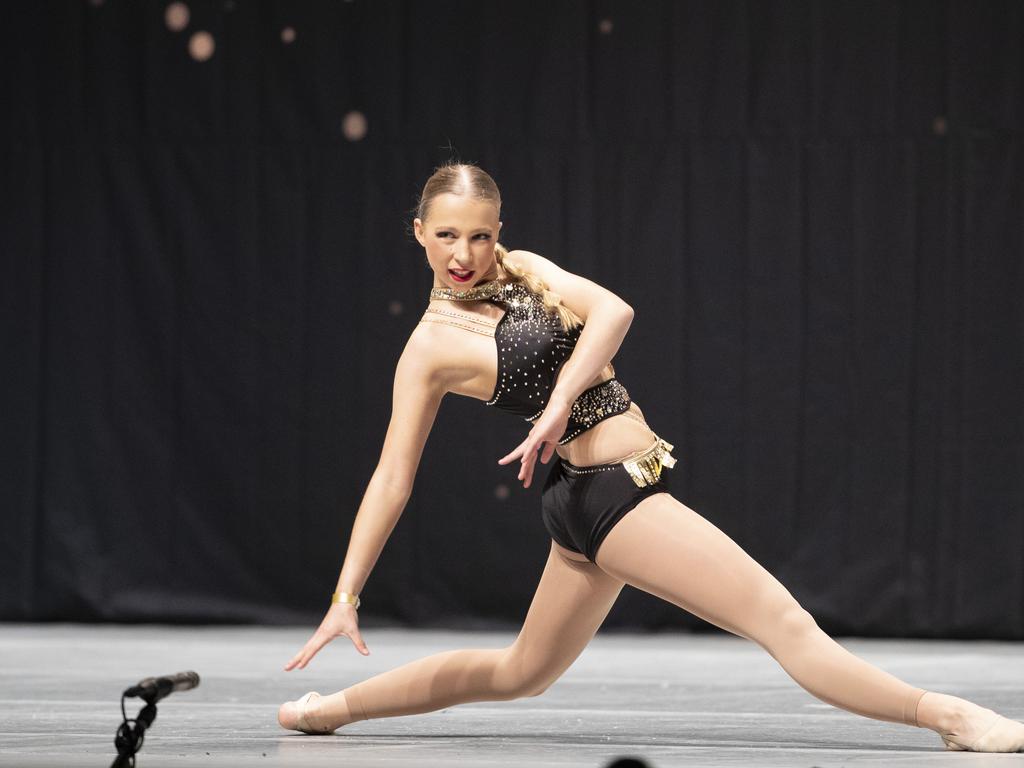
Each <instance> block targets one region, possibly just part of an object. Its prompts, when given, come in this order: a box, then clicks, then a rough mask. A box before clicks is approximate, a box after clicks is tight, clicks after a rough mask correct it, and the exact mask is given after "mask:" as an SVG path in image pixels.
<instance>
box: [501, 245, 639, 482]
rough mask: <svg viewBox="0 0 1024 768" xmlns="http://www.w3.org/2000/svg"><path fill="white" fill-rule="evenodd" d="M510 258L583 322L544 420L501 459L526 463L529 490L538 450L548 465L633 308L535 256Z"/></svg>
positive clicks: (524, 477) (526, 254) (611, 354)
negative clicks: (578, 400)
mask: <svg viewBox="0 0 1024 768" xmlns="http://www.w3.org/2000/svg"><path fill="white" fill-rule="evenodd" d="M509 256H511V257H513V258H515V259H516V261H517V262H518V263H521V264H522V265H523V268H524V269H526V270H527V271H528V272H531V273H532V274H534V275H536V276H537V277H539V278H540V279H541V280H543V281H544V282H545V283H546V284H547V286H548V289H549V290H551V291H553V292H554V293H557V294H558V295H559V296H560V297H561V300H562V304H563V305H565V306H566V307H568V308H569V309H571V310H572V311H573V312H575V313H576V314H577V315H579V316H580V318H582V319H583V322H584V326H583V331H582V332H581V333H580V337H579V339H578V341H577V342H576V347H575V349H573V352H572V354H571V355H569V358H568V359H567V360H566V361H565V362H564V363H563V364H562V367H561V369H560V370H559V372H558V378H557V379H556V381H555V388H554V389H553V390H552V391H551V397H550V398H549V399H548V404H547V406H545V408H544V413H543V415H542V416H541V417H540V418H539V419H538V420H537V423H536V424H534V425H533V428H532V429H531V430H530V433H529V435H527V438H526V439H525V440H524V441H523V442H522V443H520V444H519V445H518V446H517V447H516V449H515V450H514V451H512V452H511V453H509V454H508V455H506V456H504V457H503V458H501V459H499V460H498V463H499V464H508V463H509V462H511V461H513V460H514V459H517V458H518V459H519V460H520V461H521V462H522V467H521V468H520V470H519V479H520V480H525V482H524V483H523V487H524V488H529V487H530V481H531V479H532V477H533V470H534V466H535V464H536V461H537V450H538V449H541V457H540V460H541V462H542V463H544V464H547V463H548V461H549V460H550V459H551V456H552V454H553V453H554V452H555V446H556V445H558V440H559V438H561V437H562V435H563V433H564V432H565V428H566V426H567V425H568V423H569V414H570V412H571V409H572V404H573V403H574V402H576V398H577V397H579V396H580V393H581V392H583V390H584V389H586V388H587V385H588V384H589V383H590V382H591V381H592V380H593V379H594V377H595V376H597V374H598V373H600V372H601V371H602V370H603V369H604V367H605V366H606V365H608V363H609V362H611V360H612V358H613V357H615V353H616V352H617V351H618V350H619V346H620V345H621V344H622V340H623V339H624V338H625V337H626V332H627V331H628V330H629V326H630V324H631V323H632V322H633V308H632V307H631V306H629V304H627V303H626V302H625V301H623V300H622V299H621V298H619V297H618V296H616V295H615V294H614V293H612V292H611V291H609V290H608V289H607V288H604V287H602V286H600V285H598V284H597V283H595V282H593V281H591V280H588V279H587V278H585V277H582V276H580V275H576V274H573V273H572V272H569V271H567V270H564V269H562V268H561V267H559V266H558V265H557V264H555V263H554V262H553V261H551V260H550V259H546V258H544V257H543V256H540V255H538V254H536V253H530V252H529V251H511V252H510V253H509Z"/></svg>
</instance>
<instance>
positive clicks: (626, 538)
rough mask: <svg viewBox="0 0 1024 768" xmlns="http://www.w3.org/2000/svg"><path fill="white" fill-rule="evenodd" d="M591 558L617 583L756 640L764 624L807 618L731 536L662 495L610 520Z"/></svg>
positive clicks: (761, 638) (762, 636) (762, 635)
mask: <svg viewBox="0 0 1024 768" xmlns="http://www.w3.org/2000/svg"><path fill="white" fill-rule="evenodd" d="M595 559H596V562H597V564H598V566H600V567H601V569H602V570H604V571H605V572H606V573H608V574H610V575H612V576H614V577H616V578H618V579H621V580H622V581H624V582H625V583H627V584H630V585H631V586H634V587H637V588H638V589H642V590H644V591H645V592H649V593H651V594H653V595H656V596H658V597H661V598H662V599H664V600H668V601H669V602H672V603H674V604H676V605H678V606H680V607H681V608H684V609H686V610H687V611H689V612H690V613H693V614H695V615H696V616H699V617H700V618H702V619H704V620H705V621H709V622H711V623H712V624H715V625H716V626H718V627H721V628H722V629H725V630H727V631H729V632H732V633H734V634H737V635H740V636H742V637H746V638H748V639H751V640H755V641H756V642H759V643H762V644H764V641H765V640H766V637H765V632H766V631H768V630H766V627H767V626H769V623H772V624H777V623H778V622H779V621H780V620H783V619H792V623H800V624H803V623H806V622H807V621H813V619H810V617H809V615H808V614H807V612H806V611H804V610H803V609H802V608H801V607H800V606H799V604H798V603H797V602H796V600H795V599H794V598H793V596H792V595H791V594H790V593H789V591H788V590H787V589H786V588H785V587H784V586H783V585H782V584H781V583H780V582H779V581H778V580H777V579H776V578H775V577H774V576H772V575H771V574H770V573H769V572H768V571H767V570H765V569H764V568H763V567H762V566H761V565H760V564H758V563H757V562H756V561H755V560H754V559H753V558H752V557H750V555H748V554H747V553H746V552H744V551H743V549H742V548H741V547H740V546H739V545H738V544H737V543H736V542H734V541H733V540H732V539H730V538H729V537H728V536H727V535H726V534H725V533H723V532H722V530H721V529H719V528H718V527H717V526H715V525H714V524H713V523H711V522H710V521H708V520H706V519H705V518H703V517H701V516H700V515H699V514H697V513H696V512H695V511H693V510H692V509H690V508H689V507H687V506H686V505H685V504H683V503H682V502H680V501H678V500H677V499H675V498H674V497H673V496H672V495H671V494H668V493H658V494H655V495H653V496H649V497H647V498H646V499H644V500H643V501H642V502H640V503H639V504H638V505H637V506H636V507H635V508H634V509H633V510H632V511H631V512H630V513H629V514H627V515H626V516H625V517H624V518H622V520H620V521H619V522H618V523H616V525H615V527H614V528H612V530H611V532H610V533H609V534H608V536H607V537H606V538H605V540H604V542H603V543H602V544H601V547H600V549H599V550H598V552H597V556H596V558H595Z"/></svg>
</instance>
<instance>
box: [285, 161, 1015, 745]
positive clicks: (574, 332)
mask: <svg viewBox="0 0 1024 768" xmlns="http://www.w3.org/2000/svg"><path fill="white" fill-rule="evenodd" d="M500 209H501V198H500V196H499V193H498V188H497V186H496V185H495V183H494V180H493V179H492V178H491V177H490V176H489V175H488V174H487V173H485V172H484V171H483V170H481V169H480V168H479V167H477V166H474V165H471V164H449V165H445V166H442V167H440V168H439V169H438V170H437V171H436V172H435V173H434V174H433V175H432V176H431V177H430V179H428V181H427V183H426V185H425V187H424V189H423V193H422V195H421V198H420V202H419V207H418V210H417V213H418V216H417V217H416V218H415V219H414V221H413V225H414V228H415V234H416V239H417V240H418V241H419V242H420V244H421V245H422V246H423V247H424V249H425V250H426V255H427V261H428V262H429V265H430V267H431V269H432V270H433V272H434V286H433V289H432V290H431V292H430V299H431V300H430V302H429V304H428V306H427V309H426V312H425V313H424V315H423V318H422V320H421V321H420V323H419V324H418V325H417V326H416V328H415V329H414V330H413V332H412V334H411V335H410V337H409V340H408V342H407V344H406V346H405V349H404V351H403V352H402V355H401V358H400V359H399V361H398V365H397V369H396V372H395V382H394V400H393V410H392V415H391V421H390V424H389V425H388V431H387V436H386V438H385V440H384V447H383V450H382V452H381V457H380V462H379V464H378V465H377V469H376V470H375V472H374V473H373V476H372V478H371V480H370V482H369V486H368V488H367V490H366V493H365V495H364V496H363V500H362V503H361V504H360V507H359V511H358V513H357V515H356V519H355V523H354V525H353V528H352V534H351V539H350V541H349V546H348V551H347V554H346V557H345V562H344V565H343V567H342V569H341V575H340V576H339V579H338V583H337V592H335V593H334V596H333V598H332V604H331V606H330V608H329V610H328V611H327V615H326V616H325V617H324V619H323V621H322V622H321V624H320V626H319V628H318V629H317V630H316V632H315V633H314V634H313V636H312V637H311V638H310V639H309V641H308V642H307V643H306V644H305V646H304V647H303V648H302V649H301V650H300V651H299V652H298V653H296V654H295V656H294V657H293V658H292V659H291V660H290V661H289V662H288V663H287V665H286V666H285V669H286V670H291V669H295V668H299V669H303V668H305V666H306V665H307V664H308V663H309V661H310V659H311V658H313V656H314V655H315V654H316V653H317V652H318V651H319V650H320V649H321V648H322V647H323V646H324V645H325V644H326V643H327V642H329V641H330V640H332V639H333V638H335V637H338V636H340V635H344V636H346V637H348V638H349V639H351V641H352V643H353V644H354V645H355V647H356V649H357V650H358V651H359V652H360V653H363V654H367V653H369V651H368V650H367V648H366V644H365V643H364V642H363V639H362V637H361V635H360V633H359V626H358V620H357V614H356V609H357V608H358V607H359V598H358V597H357V595H358V593H359V591H360V590H361V589H362V587H363V585H364V584H365V583H366V580H367V578H368V577H369V574H370V571H371V570H372V568H373V566H374V564H375V563H376V561H377V558H378V556H379V555H380V552H381V549H382V548H383V546H384V542H385V541H386V540H387V538H388V536H389V535H390V533H391V530H392V529H393V528H394V525H395V523H396V522H397V520H398V517H399V515H400V514H401V512H402V510H403V509H404V507H405V504H406V502H407V501H408V499H409V495H410V493H411V491H412V486H413V478H414V476H415V473H416V468H417V466H418V464H419V460H420V456H421V455H422V452H423V446H424V443H425V441H426V439H427V435H428V433H429V431H430V428H431V426H432V424H433V421H434V418H435V415H436V413H437V409H438V406H439V404H440V401H441V398H442V397H443V396H444V395H445V394H446V393H447V392H455V393H457V394H460V395H467V396H469V397H474V398H476V399H478V400H482V401H484V402H485V403H486V405H491V406H495V407H498V408H500V409H503V410H508V411H509V412H511V413H514V414H516V415H520V416H523V417H524V418H526V420H527V421H529V422H531V423H532V424H533V427H532V429H530V432H529V434H528V435H527V437H526V439H525V440H523V442H522V443H520V444H519V445H518V446H517V447H516V448H515V450H513V451H512V452H511V453H509V454H507V455H506V456H504V457H503V458H502V459H500V460H499V461H498V463H499V464H508V463H510V462H512V461H514V460H516V459H518V460H519V463H520V468H519V475H518V478H519V480H522V481H523V486H524V487H529V485H530V482H531V480H532V478H533V472H534V468H535V463H536V460H537V452H538V450H539V451H540V460H541V462H542V463H544V464H546V463H548V461H549V460H550V459H551V457H552V455H553V454H554V453H557V454H558V459H557V460H556V461H555V462H554V464H553V465H552V467H551V470H550V471H549V474H548V477H547V480H546V481H545V484H544V491H543V494H542V518H543V521H544V525H545V527H546V529H547V530H548V532H549V533H550V534H551V538H552V542H551V551H550V554H549V556H548V560H547V564H546V566H545V568H544V572H543V574H542V576H541V579H540V584H539V585H538V587H537V592H536V595H535V596H534V598H533V602H532V603H531V605H530V608H529V611H528V612H527V615H526V621H525V623H524V624H523V628H522V630H521V631H520V633H519V635H518V637H517V638H516V639H515V642H513V643H512V644H511V645H510V646H508V647H507V648H504V649H500V650H493V649H488V650H457V651H449V652H446V653H440V654H436V655H433V656H429V657H427V658H423V659H420V660H418V661H414V662H411V663H409V664H406V665H404V666H401V667H399V668H397V669H393V670H391V671H389V672H385V673H382V674H379V675H377V676H375V677H372V678H370V679H369V680H366V681H364V682H361V683H358V684H356V685H353V686H350V687H348V688H346V689H344V690H342V691H339V692H337V693H334V694H331V695H329V696H321V695H320V694H318V693H316V692H310V693H307V694H306V695H305V696H303V697H302V698H300V699H298V700H297V701H290V702H286V703H285V704H283V705H281V708H280V710H279V713H278V720H279V722H280V724H281V725H282V726H283V727H284V728H288V729H293V730H299V731H303V732H305V733H331V732H332V731H334V730H335V729H337V728H340V727H341V726H343V725H346V724H347V723H351V722H354V721H357V720H365V719H368V718H376V717H394V716H396V715H407V714H414V713H421V712H429V711H433V710H437V709H442V708H444V707H450V706H452V705H453V704H460V703H463V702H470V701H488V700H507V699H513V698H517V697H521V696H536V695H538V694H540V693H542V692H543V691H544V690H545V689H546V688H547V687H548V686H549V685H551V684H552V683H553V682H554V681H555V680H556V679H558V677H559V676H560V675H561V674H562V673H563V672H564V671H565V670H566V669H567V668H568V666H569V665H570V664H571V663H572V662H573V660H574V659H575V658H576V657H577V656H578V655H579V654H580V653H581V652H582V650H583V648H584V647H585V646H586V644H587V643H588V642H589V641H590V638H591V637H592V636H593V635H594V633H595V632H596V631H597V628H598V627H599V626H600V624H601V622H602V621H603V620H604V618H605V616H606V615H607V613H608V611H609V609H610V608H611V606H612V603H613V602H614V601H615V598H616V597H617V595H618V594H619V591H620V590H621V589H622V587H623V585H624V584H631V585H633V586H634V587H638V588H639V589H643V590H646V591H647V592H650V593H651V594H653V595H657V596H659V597H661V598H663V599H665V600H668V601H670V602H672V603H674V604H676V605H678V606H680V607H681V608H684V609H686V610H687V611H690V612H691V613H694V614H696V615H697V616H700V617H701V618H703V619H705V620H706V621H709V622H711V623H712V624H715V625H717V626H719V627H722V628H723V629H726V630H728V631H730V632H733V633H735V634H737V635H740V636H742V637H745V638H748V639H750V640H753V641H754V642H756V643H758V644H759V645H761V646H762V647H763V648H764V649H765V650H766V651H768V653H770V654H771V655H772V656H773V657H774V658H775V659H776V661H778V662H779V664H781V665H782V667H783V669H785V670H786V672H788V673H789V674H790V675H791V676H792V677H793V678H794V679H795V680H796V681H797V682H798V683H799V684H800V685H801V686H803V687H804V688H805V689H806V690H807V691H809V692H810V693H811V694H813V695H814V696H817V697H818V698H819V699H821V700H822V701H826V702H828V703H829V704H832V705H834V706H837V707H842V708H843V709H846V710H849V711H850V712H855V713H857V714H860V715H865V716H867V717H872V718H876V719H878V720H887V721H891V722H897V723H906V724H908V725H914V726H917V727H924V728H930V729H932V730H933V731H936V732H937V733H938V734H939V735H940V736H941V737H942V739H943V741H944V742H945V744H946V748H947V749H958V750H973V751H983V752H1014V751H1022V750H1024V723H1019V722H1017V721H1014V720H1009V719H1007V718H1005V717H1002V716H1001V715H998V714H996V713H995V712H994V711H992V710H990V709H985V708H983V707H980V706H977V705H975V704H972V703H971V702H969V701H966V700H965V699H961V698H958V697H956V696H950V695H946V694H942V693H937V692H933V691H925V690H924V689H922V688H915V687H913V686H911V685H908V684H907V683H905V682H903V681H902V680H899V679H898V678H896V677H894V676H893V675H891V674H889V673H887V672H884V671H883V670H881V669H879V668H877V667H874V666H872V665H871V664H868V663H867V662H866V661H864V660H863V659H860V658H859V657H857V656H854V655H853V654H851V653H850V652H848V651H847V650H846V649H844V648H843V647H842V646H840V645H839V644H838V643H836V642H835V641H834V640H832V639H831V638H830V637H829V636H828V635H826V634H825V633H824V632H823V631H822V630H821V629H820V628H819V627H818V625H817V624H816V623H815V621H814V619H813V618H812V617H811V615H810V614H809V613H808V612H807V611H806V610H805V609H804V608H802V607H801V606H800V605H799V604H798V603H797V601H796V600H795V599H794V598H793V596H792V595H791V594H790V593H789V592H788V591H787V590H786V588H785V587H784V586H783V585H782V584H781V583H779V582H778V581H777V580H776V579H775V578H774V577H773V576H772V575H771V574H770V573H768V571H766V570H765V569H764V568H763V567H761V566H760V565H759V564H758V563H757V562H755V561H754V560H753V559H751V557H750V556H749V555H747V554H746V553H745V552H744V551H743V550H742V549H741V548H740V547H739V546H738V545H737V544H736V543H735V542H734V541H733V540H732V539H730V538H729V537H728V536H726V535H725V534H724V533H723V532H722V531H721V530H719V529H718V528H717V527H715V526H714V525H712V524H711V523H710V522H708V521H707V520H705V519H704V518H703V517H701V516H700V515H698V514H697V513H696V512H694V511H693V510H692V509H690V508H689V507H687V506H686V505H684V504H682V503H680V502H679V501H677V500H676V499H675V498H673V497H672V496H671V494H670V493H668V490H667V488H666V485H665V483H664V480H663V479H662V478H661V472H662V469H663V468H667V467H671V466H672V465H673V464H674V463H675V459H674V458H673V457H672V456H671V454H670V453H669V451H670V450H671V449H672V446H671V445H670V444H669V443H667V442H666V441H665V440H663V439H662V438H660V437H658V435H656V434H655V433H654V432H653V431H652V430H651V429H650V427H649V426H648V425H647V423H646V422H645V420H644V416H643V413H642V412H641V411H640V408H639V407H637V404H636V403H634V402H632V401H631V399H630V397H629V394H628V392H627V391H626V389H625V387H623V385H622V384H621V383H620V382H619V381H618V380H617V379H616V378H615V371H614V369H613V368H612V366H611V364H610V361H611V360H612V358H613V357H614V356H615V353H616V351H617V350H618V348H619V345H620V344H621V342H622V340H623V338H624V337H625V335H626V331H627V329H628V328H629V325H630V322H631V320H632V317H633V310H632V309H631V308H630V307H629V305H627V304H626V303H625V302H624V301H622V300H621V299H620V298H619V297H617V296H616V295H615V294H614V293H612V292H610V291H608V290H606V289H605V288H603V287H601V286H599V285H597V284H595V283H593V282H591V281H590V280H587V279H585V278H583V277H580V276H577V275H574V274H571V273H569V272H567V271H565V270H562V269H560V268H559V267H558V266H556V265H555V264H554V263H552V262H551V261H549V260H547V259H545V258H543V257H541V256H539V255H537V254H534V253H530V252H527V251H511V252H509V251H506V250H505V249H504V248H503V247H502V246H501V245H500V244H499V243H498V241H497V239H498V231H499V230H500V229H501V222H500V221H499V212H500ZM495 348H497V360H498V362H497V367H495V363H494V358H495Z"/></svg>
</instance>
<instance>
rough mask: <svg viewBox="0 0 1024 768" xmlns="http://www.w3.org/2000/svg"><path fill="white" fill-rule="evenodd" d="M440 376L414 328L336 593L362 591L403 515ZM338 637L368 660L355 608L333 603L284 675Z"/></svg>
mask: <svg viewBox="0 0 1024 768" xmlns="http://www.w3.org/2000/svg"><path fill="white" fill-rule="evenodd" d="M443 370H445V369H444V367H443V365H442V361H441V360H439V359H438V357H437V346H436V345H435V344H432V343H431V341H430V331H429V330H428V329H427V328H425V327H424V326H422V325H421V326H417V328H416V329H415V330H414V331H413V333H412V335H411V336H410V337H409V341H408V343H407V344H406V345H405V349H404V350H403V351H402V356H401V357H400V358H399V360H398V365H397V367H396V369H395V381H394V387H393V390H392V407H391V421H390V423H389V424H388V431H387V435H386V436H385V438H384V447H383V449H382V450H381V455H380V460H379V461H378V462H377V468H376V469H375V470H374V472H373V476H372V477H371V478H370V482H369V484H368V486H367V488H366V492H365V493H364V494H363V500H362V502H361V503H360V505H359V510H358V511H357V512H356V518H355V522H354V523H353V525H352V534H351V536H350V537H349V542H348V551H347V553H346V554H345V562H344V565H343V566H342V569H341V575H340V576H339V577H338V583H337V591H338V592H348V593H349V594H354V595H358V594H359V593H360V592H361V591H362V589H363V585H364V584H365V583H366V580H367V579H368V578H369V576H370V571H371V570H373V566H374V565H375V564H376V562H377V558H378V557H379V556H380V553H381V550H383V549H384V543H385V542H386V541H387V539H388V537H389V536H390V535H391V531H392V530H393V529H394V527H395V524H396V523H397V522H398V518H399V517H400V516H401V514H402V511H403V510H404V509H405V505H406V503H407V502H408V500H409V496H410V495H411V493H412V487H413V481H414V479H415V476H416V469H417V467H418V466H419V462H420V458H421V456H422V455H423V447H424V445H425V444H426V441H427V436H428V435H429V434H430V429H431V427H432V426H433V424H434V419H435V417H436V416H437V410H438V407H439V406H440V404H441V399H442V398H443V397H444V395H445V393H446V391H447V386H446V380H445V377H444V376H443V374H442V372H443ZM342 635H344V636H346V637H348V638H349V639H351V640H352V644H353V645H355V647H356V650H358V651H359V652H360V653H362V654H363V655H367V654H369V650H367V648H366V644H365V643H364V642H363V639H362V637H361V636H360V634H359V622H358V617H357V615H356V610H355V608H354V607H353V606H352V605H350V604H348V603H333V604H331V607H330V608H329V609H328V611H327V615H326V616H324V619H323V621H322V622H321V623H320V626H319V627H318V628H317V630H316V632H314V633H313V636H312V637H310V639H309V640H308V641H307V642H306V644H305V646H303V648H302V650H300V651H299V652H298V653H296V654H295V656H293V657H292V659H291V660H290V661H289V662H288V664H286V665H285V670H286V671H288V670H291V669H293V668H296V667H297V668H299V669H302V668H304V667H305V666H306V664H308V663H309V660H310V659H312V658H313V656H315V655H316V653H317V652H318V651H319V650H320V649H321V648H323V647H324V646H325V645H326V644H327V643H329V642H330V641H331V640H333V639H334V638H335V637H340V636H342Z"/></svg>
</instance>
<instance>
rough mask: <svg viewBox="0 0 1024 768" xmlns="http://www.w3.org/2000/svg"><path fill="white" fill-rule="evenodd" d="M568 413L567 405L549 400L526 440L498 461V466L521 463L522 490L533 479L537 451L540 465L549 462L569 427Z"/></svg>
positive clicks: (560, 401) (554, 399) (552, 399)
mask: <svg viewBox="0 0 1024 768" xmlns="http://www.w3.org/2000/svg"><path fill="white" fill-rule="evenodd" d="M569 413H570V407H569V404H568V403H566V402H564V401H562V400H558V399H557V398H551V399H550V401H549V402H548V404H547V406H546V407H545V408H544V413H543V414H541V417H540V418H539V419H537V423H536V424H534V425H533V428H532V429H531V430H530V434H528V435H527V436H526V439H525V440H523V442H521V443H520V444H519V445H517V446H516V449H515V450H514V451H512V453H510V454H508V455H507V456H504V457H503V458H500V459H498V463H499V464H508V463H509V462H511V461H513V460H514V459H519V461H520V462H522V467H520V468H519V478H518V479H520V480H525V482H524V483H523V488H529V487H530V481H531V480H532V479H533V469H534V466H535V465H536V463H537V450H538V449H540V451H541V454H540V460H541V463H543V464H547V463H548V461H550V460H551V455H552V454H553V453H554V452H555V447H556V446H557V445H558V441H559V439H560V438H561V437H562V435H564V434H565V428H566V427H567V426H568V425H569Z"/></svg>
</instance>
